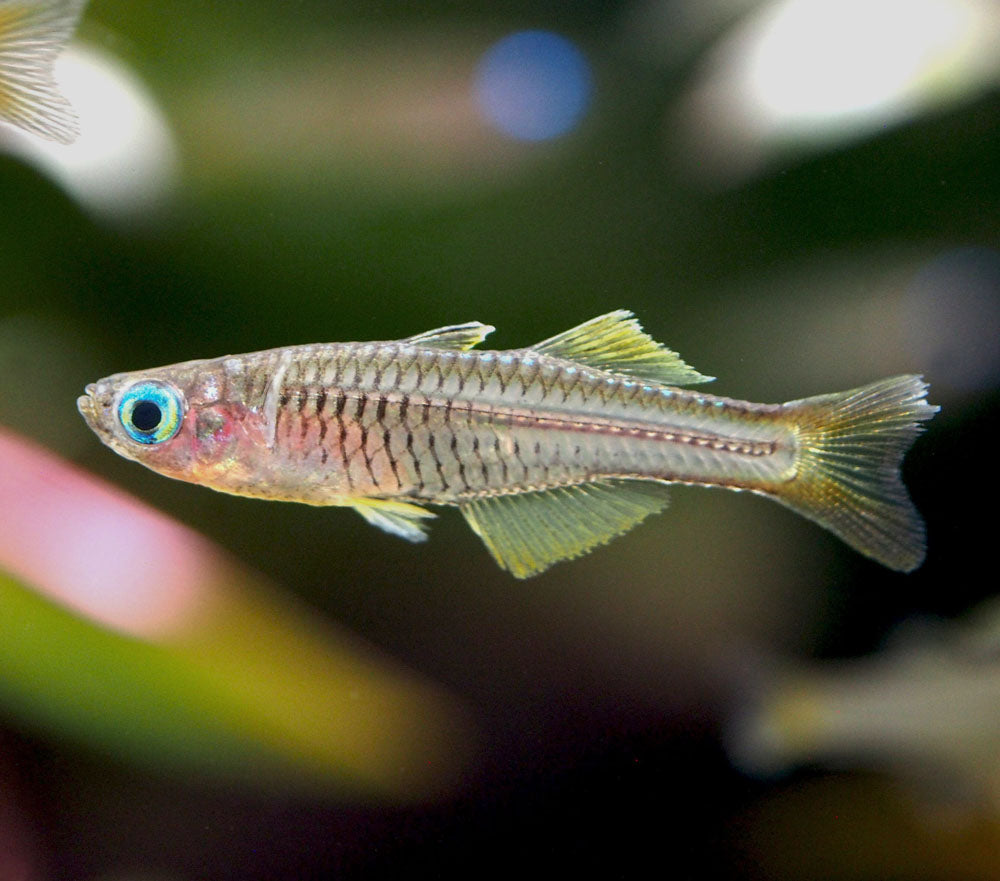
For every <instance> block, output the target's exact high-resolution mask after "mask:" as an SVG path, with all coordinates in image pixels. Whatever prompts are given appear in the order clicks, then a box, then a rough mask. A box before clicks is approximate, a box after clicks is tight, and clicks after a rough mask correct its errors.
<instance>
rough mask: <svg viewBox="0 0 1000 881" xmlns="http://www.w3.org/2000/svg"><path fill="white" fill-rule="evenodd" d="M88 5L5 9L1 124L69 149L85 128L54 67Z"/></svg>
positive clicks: (50, 0)
mask: <svg viewBox="0 0 1000 881" xmlns="http://www.w3.org/2000/svg"><path fill="white" fill-rule="evenodd" d="M85 5H86V0H15V2H9V3H3V4H0V121H3V122H7V123H11V124H13V125H16V126H18V127H19V128H21V129H24V130H25V131H28V132H31V133H32V134H36V135H40V136H41V137H43V138H47V139H49V140H53V141H57V142H59V143H62V144H69V143H72V142H73V141H74V140H76V137H77V136H78V134H79V123H78V121H77V118H76V114H75V113H74V111H73V108H72V107H70V105H69V102H68V101H67V100H66V99H65V98H64V97H63V96H62V95H61V94H60V93H59V90H58V87H57V86H56V83H55V78H54V73H53V64H54V62H55V59H56V56H58V55H59V53H60V52H61V51H62V50H63V49H64V48H65V46H66V43H67V42H68V41H69V38H70V36H71V35H72V33H73V31H74V29H75V28H76V24H77V22H78V21H79V19H80V14H81V12H82V11H83V7H84V6H85Z"/></svg>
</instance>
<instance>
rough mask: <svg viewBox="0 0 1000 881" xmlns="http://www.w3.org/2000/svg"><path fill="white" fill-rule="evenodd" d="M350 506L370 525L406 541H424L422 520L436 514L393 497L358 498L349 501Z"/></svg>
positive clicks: (425, 530)
mask: <svg viewBox="0 0 1000 881" xmlns="http://www.w3.org/2000/svg"><path fill="white" fill-rule="evenodd" d="M351 507H353V508H354V510H355V511H357V512H358V513H359V514H360V515H361V516H362V517H364V518H365V520H367V521H368V522H369V523H371V525H372V526H377V527H378V528H379V529H383V530H385V531H386V532H388V533H391V534H392V535H398V536H399V537H400V538H405V539H406V540H407V541H426V540H427V525H426V524H425V523H424V521H425V520H428V519H431V518H433V517H435V516H436V515H435V514H434V513H433V512H432V511H428V510H427V509H426V508H422V507H420V505H414V504H411V503H410V502H399V501H396V500H394V499H358V500H356V501H354V502H352V503H351Z"/></svg>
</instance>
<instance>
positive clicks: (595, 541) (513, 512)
mask: <svg viewBox="0 0 1000 881" xmlns="http://www.w3.org/2000/svg"><path fill="white" fill-rule="evenodd" d="M666 505H667V493H666V487H664V486H663V484H658V483H646V482H642V481H625V480H622V481H611V482H608V483H591V484H583V485H580V486H565V487H557V488H555V489H549V490H544V491H541V492H531V493H521V494H518V495H509V496H492V497H489V498H482V499H474V500H472V501H469V502H465V503H464V504H462V505H461V511H462V513H463V514H464V515H465V519H466V520H467V521H468V522H469V526H471V527H472V529H473V531H474V532H475V533H476V534H477V535H478V536H479V537H480V538H481V539H482V540H483V543H484V544H485V545H486V547H487V548H488V549H489V551H490V553H491V554H492V555H493V557H494V558H495V559H496V561H497V563H499V564H500V566H501V567H502V568H504V569H507V570H508V571H510V573H511V574H512V575H514V576H515V577H517V578H527V577H529V576H531V575H537V574H538V573H539V572H542V571H544V570H545V569H547V568H548V567H549V566H551V565H552V564H553V563H555V562H557V561H559V560H567V559H571V558H573V557H578V556H580V555H581V554H585V553H587V551H590V550H592V549H593V548H595V547H597V546H598V545H602V544H604V543H605V542H608V541H610V540H611V539H612V538H614V537H615V536H617V535H621V534H622V533H623V532H627V531H628V530H629V529H631V528H632V527H633V526H636V525H637V524H638V523H640V522H641V521H642V520H643V519H645V518H646V517H647V516H649V515H650V514H655V513H656V512H658V511H662V510H663V509H664V508H665V507H666Z"/></svg>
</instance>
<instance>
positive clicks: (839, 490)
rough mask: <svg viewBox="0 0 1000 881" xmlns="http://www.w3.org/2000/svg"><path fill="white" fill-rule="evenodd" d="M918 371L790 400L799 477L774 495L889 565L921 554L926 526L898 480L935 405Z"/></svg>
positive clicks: (907, 566)
mask: <svg viewBox="0 0 1000 881" xmlns="http://www.w3.org/2000/svg"><path fill="white" fill-rule="evenodd" d="M926 394H927V384H926V383H924V382H923V380H922V378H921V377H919V376H912V375H908V376H896V377H892V378H890V379H883V380H881V381H879V382H874V383H871V384H870V385H866V386H862V387H861V388H857V389H852V390H851V391H847V392H840V393H837V394H831V395H818V396H816V397H813V398H805V399H803V400H799V401H790V402H789V403H787V404H785V405H784V407H785V410H786V411H788V416H787V418H789V419H790V420H791V422H792V424H793V425H794V427H795V431H796V432H797V434H798V443H799V447H800V451H799V454H798V458H797V461H796V465H797V473H796V476H795V478H794V479H793V480H792V481H790V482H789V483H786V484H778V485H777V486H776V487H775V489H774V492H773V496H774V497H775V498H776V499H777V500H778V501H779V502H781V503H782V504H784V505H786V506H787V507H789V508H791V509H792V510H793V511H795V512H796V513H798V514H802V515H803V516H805V517H808V518H809V519H810V520H814V521H815V522H817V523H819V524H820V525H821V526H823V527H825V528H826V529H829V530H830V531H831V532H832V533H834V535H836V536H837V537H838V538H841V539H843V541H845V542H847V544H849V545H851V547H853V548H855V549H856V550H857V551H860V552H861V553H862V554H865V555H866V556H868V557H872V558H873V559H875V560H878V561H879V562H880V563H882V564H884V565H885V566H888V567H889V568H891V569H896V570H898V571H901V572H911V571H913V570H914V569H916V568H917V567H918V566H919V565H920V564H921V563H922V562H923V559H924V554H925V545H926V538H925V527H924V522H923V519H922V518H921V516H920V514H919V512H918V511H917V509H916V507H915V506H914V504H913V502H912V501H911V500H910V497H909V494H908V493H907V491H906V487H905V486H904V485H903V482H902V480H901V478H900V466H901V464H902V461H903V456H904V455H905V454H906V451H907V450H908V449H909V448H910V446H911V445H912V443H913V441H914V439H915V438H916V436H917V435H918V434H919V433H920V431H921V428H922V426H921V423H922V422H924V421H925V420H927V419H930V418H931V417H932V416H933V415H934V414H935V413H937V411H938V409H939V408H938V407H936V406H934V405H932V404H928V403H927V400H926V397H925V396H926Z"/></svg>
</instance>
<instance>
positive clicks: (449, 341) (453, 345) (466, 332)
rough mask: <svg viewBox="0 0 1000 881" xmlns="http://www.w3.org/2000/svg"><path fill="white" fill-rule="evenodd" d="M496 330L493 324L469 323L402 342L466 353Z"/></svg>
mask: <svg viewBox="0 0 1000 881" xmlns="http://www.w3.org/2000/svg"><path fill="white" fill-rule="evenodd" d="M494 330H496V328H495V327H493V325H492V324H480V323H479V322H478V321H469V322H467V323H465V324H450V325H448V327H436V328H434V330H428V331H425V332H424V333H418V334H417V335H416V336H411V337H407V338H406V339H405V340H402V342H404V343H406V344H408V345H414V346H430V347H431V348H434V349H460V350H463V351H464V350H466V349H471V348H472V347H473V346H478V345H479V344H480V343H481V342H482V341H483V340H484V339H486V337H488V336H489V335H490V334H491V333H493V331H494Z"/></svg>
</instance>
